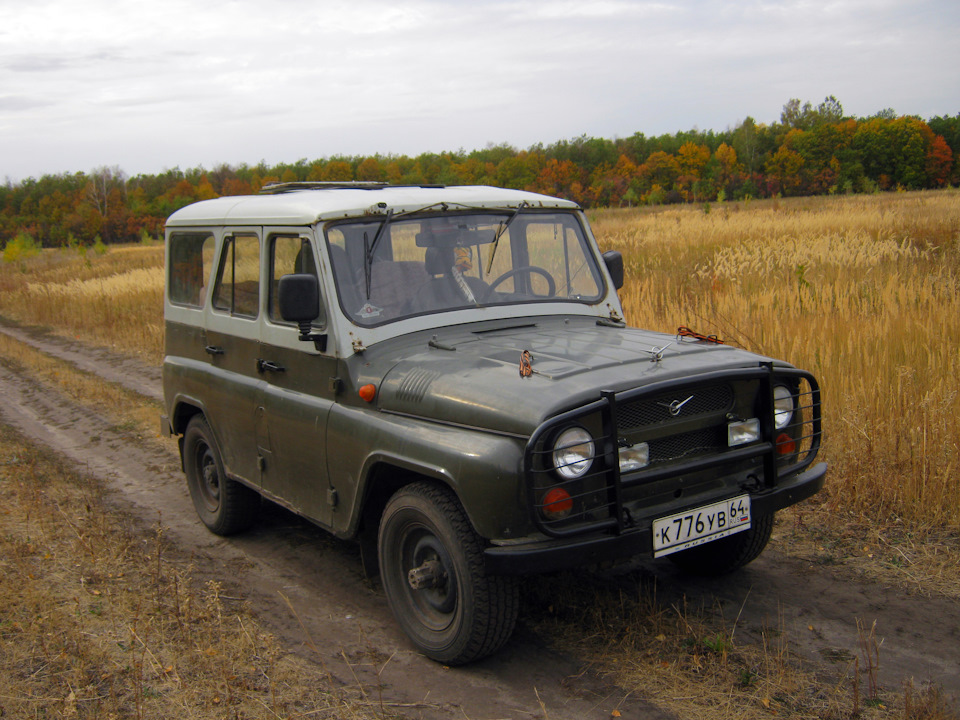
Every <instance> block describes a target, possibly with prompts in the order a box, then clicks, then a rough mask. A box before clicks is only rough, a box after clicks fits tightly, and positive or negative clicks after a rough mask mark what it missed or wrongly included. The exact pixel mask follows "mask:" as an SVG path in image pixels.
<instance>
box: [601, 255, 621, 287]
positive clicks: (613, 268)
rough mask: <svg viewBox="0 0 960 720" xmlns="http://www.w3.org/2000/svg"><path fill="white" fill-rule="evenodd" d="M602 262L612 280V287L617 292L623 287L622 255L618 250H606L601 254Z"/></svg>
mask: <svg viewBox="0 0 960 720" xmlns="http://www.w3.org/2000/svg"><path fill="white" fill-rule="evenodd" d="M603 262H604V264H605V265H606V266H607V272H609V273H610V278H611V279H612V280H613V286H614V287H615V288H616V289H617V290H619V289H620V288H622V287H623V255H621V254H620V251H619V250H607V251H606V252H605V253H604V254H603Z"/></svg>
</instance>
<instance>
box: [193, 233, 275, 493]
mask: <svg viewBox="0 0 960 720" xmlns="http://www.w3.org/2000/svg"><path fill="white" fill-rule="evenodd" d="M220 248H221V249H220V257H219V259H218V264H217V273H216V276H215V281H214V286H213V290H212V295H211V298H210V303H209V305H208V306H207V320H206V323H205V324H206V338H205V339H204V342H205V345H204V351H205V352H206V354H207V356H208V357H209V361H210V365H211V372H210V383H209V387H208V388H207V392H206V394H205V396H206V402H205V406H206V407H205V410H206V413H207V416H208V419H209V420H210V423H211V425H212V427H213V431H214V433H215V434H216V436H217V439H218V440H219V442H220V445H221V452H222V455H223V462H224V465H225V466H226V471H227V473H228V474H229V475H231V476H233V477H236V478H238V479H240V480H242V481H244V482H246V483H248V484H250V485H252V486H257V485H259V481H260V473H259V467H258V461H257V452H256V443H255V442H254V438H255V410H256V408H257V405H258V400H259V397H260V395H261V392H262V386H263V378H262V376H261V374H260V373H259V372H258V366H257V358H258V353H259V344H260V326H259V323H260V313H261V309H260V308H261V298H260V275H261V267H260V257H261V232H260V228H228V229H227V230H226V231H225V233H224V238H223V242H222V243H221V246H220Z"/></svg>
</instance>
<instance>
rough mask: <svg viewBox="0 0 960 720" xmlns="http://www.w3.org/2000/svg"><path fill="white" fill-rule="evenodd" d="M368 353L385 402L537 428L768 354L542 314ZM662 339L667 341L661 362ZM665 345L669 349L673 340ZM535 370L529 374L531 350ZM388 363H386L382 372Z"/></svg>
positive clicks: (458, 418)
mask: <svg viewBox="0 0 960 720" xmlns="http://www.w3.org/2000/svg"><path fill="white" fill-rule="evenodd" d="M397 340H398V343H397V344H396V345H394V344H393V343H391V342H389V341H388V342H385V343H381V344H378V345H377V346H375V348H370V349H369V350H368V351H367V353H365V354H364V360H365V366H366V371H365V372H364V375H366V374H367V372H370V371H373V372H374V373H375V374H376V375H380V373H381V372H382V373H383V374H382V375H380V376H381V377H382V380H380V382H379V390H378V393H377V398H378V400H377V402H378V406H379V408H380V409H381V410H384V411H392V412H399V413H404V414H408V415H415V416H420V417H424V418H427V419H433V420H440V421H446V422H453V423H458V424H462V425H467V426H472V427H480V428H485V429H489V430H494V431H498V432H505V433H512V434H517V435H522V436H528V435H530V434H531V433H532V432H533V430H534V429H535V428H536V427H537V426H538V425H539V424H540V423H542V422H543V421H544V420H545V419H547V418H549V417H551V416H553V415H556V414H557V413H560V412H563V411H565V410H568V409H570V408H573V407H577V406H579V405H582V404H584V403H587V402H591V401H593V400H596V399H598V398H599V397H600V393H601V391H604V390H610V391H615V392H619V391H622V390H626V389H629V388H634V387H640V386H642V385H645V384H648V383H652V382H658V381H662V380H670V379H675V378H682V377H687V376H690V375H694V374H698V373H703V372H708V371H712V370H720V369H724V368H734V367H747V366H755V365H756V364H757V363H758V362H761V361H765V360H767V358H763V357H761V356H758V355H755V354H753V353H749V352H746V351H744V350H739V349H737V348H734V347H731V346H729V345H715V344H710V343H705V342H679V341H678V340H677V338H676V337H674V336H671V335H665V334H662V333H654V332H649V331H645V330H637V329H634V328H621V327H611V326H609V325H603V324H598V323H597V321H596V319H595V318H593V319H591V318H585V317H537V318H529V319H515V320H510V321H497V322H495V323H480V324H478V325H477V326H466V327H465V326H458V327H455V328H442V329H440V330H438V331H437V332H436V333H427V334H423V333H417V334H416V335H411V336H407V337H406V338H404V339H403V341H402V342H399V340H400V339H399V338H398V339H397ZM655 348H660V349H662V357H661V359H660V361H659V362H657V361H655V360H654V355H655V354H656V352H657V351H656V350H655ZM663 348H665V349H663ZM524 350H527V351H529V353H530V357H531V369H532V373H531V374H530V375H528V376H527V377H522V376H521V375H520V359H521V353H522V352H523V351H524ZM378 371H379V372H378Z"/></svg>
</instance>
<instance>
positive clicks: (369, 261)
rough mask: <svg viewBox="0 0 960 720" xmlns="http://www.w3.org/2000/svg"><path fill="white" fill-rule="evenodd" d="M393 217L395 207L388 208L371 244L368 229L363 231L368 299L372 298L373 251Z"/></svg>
mask: <svg viewBox="0 0 960 720" xmlns="http://www.w3.org/2000/svg"><path fill="white" fill-rule="evenodd" d="M392 218H393V208H390V209H389V210H387V216H386V217H385V218H384V219H383V222H382V223H380V227H378V228H377V234H376V235H374V236H373V242H372V243H370V244H369V245H368V244H367V233H366V231H364V233H363V278H364V281H365V283H366V291H367V300H369V299H370V270H371V269H372V267H373V253H374V251H376V249H377V244H378V243H379V242H380V239H381V238H382V237H383V233H384V231H385V230H386V229H387V226H388V225H389V224H390V220H391V219H392Z"/></svg>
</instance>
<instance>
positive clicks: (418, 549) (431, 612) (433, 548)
mask: <svg viewBox="0 0 960 720" xmlns="http://www.w3.org/2000/svg"><path fill="white" fill-rule="evenodd" d="M399 547H400V557H399V561H400V562H399V565H400V577H399V580H400V583H401V585H402V587H403V591H404V594H405V595H406V597H407V600H408V605H409V607H410V609H411V610H412V611H413V612H414V614H416V616H417V619H418V621H419V622H420V623H421V624H422V625H423V626H424V627H426V628H428V629H429V630H430V631H432V632H442V631H444V630H446V629H447V628H449V627H450V626H451V625H452V624H453V623H454V622H455V620H456V611H457V605H458V598H459V595H458V591H457V576H456V573H455V572H454V571H453V563H452V562H451V559H450V555H449V553H448V552H447V549H446V547H444V545H443V543H442V542H441V541H440V539H439V538H437V536H436V535H434V534H433V532H432V531H430V530H429V529H428V528H426V527H423V526H415V527H411V528H408V529H407V530H406V531H405V532H404V534H403V536H402V538H401V540H400V543H399ZM430 561H436V562H438V563H439V565H440V568H441V569H442V572H443V574H444V575H445V578H444V579H443V580H442V581H440V582H439V583H438V586H437V587H429V588H421V589H417V588H414V587H413V586H412V585H411V583H410V581H409V580H408V574H409V573H410V571H411V570H413V569H415V568H419V567H421V566H423V565H424V564H425V563H428V562H430Z"/></svg>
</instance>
